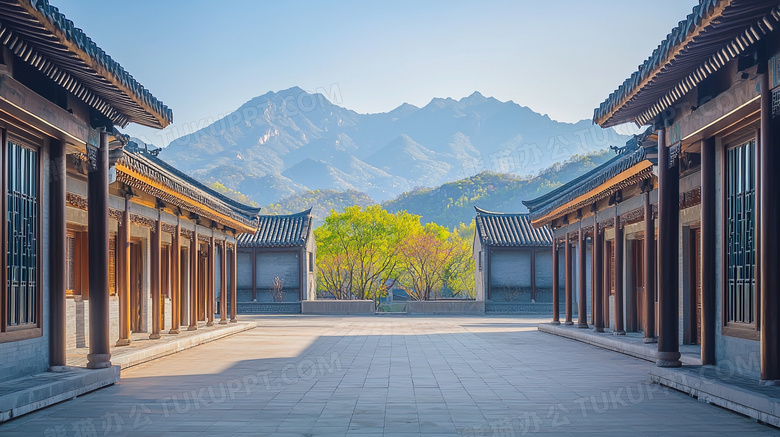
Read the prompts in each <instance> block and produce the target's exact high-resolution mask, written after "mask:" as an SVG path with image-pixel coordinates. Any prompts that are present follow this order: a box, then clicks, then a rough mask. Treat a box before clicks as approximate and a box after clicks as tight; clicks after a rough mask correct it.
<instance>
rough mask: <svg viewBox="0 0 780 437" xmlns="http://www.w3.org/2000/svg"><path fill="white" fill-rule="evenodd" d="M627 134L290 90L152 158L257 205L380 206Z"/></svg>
mask: <svg viewBox="0 0 780 437" xmlns="http://www.w3.org/2000/svg"><path fill="white" fill-rule="evenodd" d="M627 139H628V137H627V136H623V135H619V134H618V133H617V132H616V131H614V130H613V129H611V128H610V129H606V130H605V129H601V128H600V127H598V126H593V125H592V124H591V122H590V121H588V120H582V121H579V122H577V123H565V122H560V121H555V120H552V119H550V118H549V117H548V116H546V115H541V114H538V113H536V112H534V111H532V110H531V109H529V108H527V107H524V106H520V105H518V104H516V103H514V102H512V101H508V102H502V101H499V100H497V99H495V98H492V97H485V96H483V95H482V94H480V93H478V92H475V93H473V94H471V95H470V96H468V97H464V98H462V99H460V100H454V99H451V98H446V99H442V98H435V99H433V100H431V102H430V103H428V104H427V105H425V106H423V107H421V108H420V107H416V106H413V105H410V104H406V103H405V104H403V105H401V106H399V107H398V108H396V109H394V110H392V111H390V112H386V113H377V114H359V113H357V112H355V111H352V110H349V109H346V108H343V107H341V106H339V105H336V104H333V103H331V102H330V101H329V100H328V99H327V98H326V97H325V96H324V95H322V94H320V93H316V94H310V93H307V92H305V91H303V90H302V89H300V88H297V87H293V88H290V89H287V90H284V91H279V92H269V93H267V94H264V95H262V96H259V97H256V98H254V99H252V100H250V101H248V102H246V103H245V104H244V105H242V106H241V107H239V108H238V109H236V110H235V111H234V112H232V113H231V114H228V115H227V116H225V117H223V118H221V119H219V120H217V121H216V122H214V123H212V124H210V125H208V126H206V127H203V128H202V129H200V130H198V131H196V132H193V133H191V134H189V135H185V136H183V137H181V138H179V139H177V140H174V141H173V142H171V143H170V144H169V145H168V146H167V147H165V148H163V150H162V151H161V153H160V157H161V158H163V159H164V160H166V161H168V162H169V163H171V164H173V165H174V166H176V167H177V168H179V169H181V170H182V171H185V172H187V173H188V174H190V175H193V176H194V177H196V178H198V179H200V180H202V181H204V182H206V183H215V182H218V183H220V184H222V185H224V186H225V187H227V188H228V189H230V190H235V191H237V192H240V193H243V194H244V195H246V196H248V197H249V198H250V199H252V200H253V201H255V202H257V203H259V204H270V203H274V202H278V201H279V200H281V199H283V198H286V197H289V196H291V195H294V194H299V193H305V192H307V191H315V190H336V191H349V190H355V191H360V192H364V193H366V194H368V195H369V196H370V197H371V198H372V199H374V200H376V201H378V202H383V201H387V200H390V199H392V198H394V197H396V196H398V195H399V194H401V193H404V192H407V191H410V190H412V189H414V188H419V187H436V186H438V185H441V184H443V183H446V182H449V181H453V180H457V179H461V178H464V177H470V176H473V175H476V174H478V173H480V172H483V171H486V170H487V171H494V172H501V173H511V174H515V175H532V174H536V173H538V172H539V171H540V170H542V169H545V168H548V167H550V166H551V165H553V164H555V163H556V162H561V161H565V160H567V159H569V158H571V156H573V155H575V154H581V155H584V154H587V153H589V152H593V151H598V150H603V149H606V148H607V147H608V146H609V145H618V146H620V145H622V144H623V143H625V141H626V140H627Z"/></svg>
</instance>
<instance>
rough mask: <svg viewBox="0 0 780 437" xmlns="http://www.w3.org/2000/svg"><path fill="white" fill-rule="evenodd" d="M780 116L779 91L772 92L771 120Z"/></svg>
mask: <svg viewBox="0 0 780 437" xmlns="http://www.w3.org/2000/svg"><path fill="white" fill-rule="evenodd" d="M778 114H780V89H776V90H774V91H772V118H775V117H777V115H778Z"/></svg>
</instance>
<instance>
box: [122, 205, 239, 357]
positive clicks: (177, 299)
mask: <svg viewBox="0 0 780 437" xmlns="http://www.w3.org/2000/svg"><path fill="white" fill-rule="evenodd" d="M129 204H130V201H129V199H126V200H125V211H124V215H123V219H122V222H121V224H120V226H119V233H118V236H119V238H118V241H117V255H118V259H117V282H118V285H119V286H118V287H117V289H118V294H119V339H118V340H117V346H125V345H128V344H130V310H131V308H130V262H129V261H130V213H129ZM162 233H163V229H162V220H161V218H160V217H159V216H158V218H157V220H155V224H154V228H152V230H151V232H150V237H151V238H150V239H151V241H150V258H149V265H150V288H151V297H152V317H151V318H152V327H151V328H152V329H151V334H150V335H149V338H151V339H158V338H160V332H161V326H160V321H161V319H162V315H163V314H162V311H163V308H162V305H161V298H162V290H163V289H164V288H167V286H168V285H170V287H171V289H172V290H173V292H172V293H171V308H172V317H171V329H170V331H169V333H170V334H178V333H180V332H181V312H185V311H186V312H188V314H189V317H188V320H189V323H188V326H187V330H188V331H196V330H197V329H198V321H199V312H198V309H199V305H201V304H203V305H204V309H205V312H206V317H205V322H206V326H213V325H214V314H215V308H214V301H215V300H216V286H215V285H216V272H217V270H216V269H217V268H219V269H220V270H219V271H220V273H221V274H220V291H221V297H220V311H219V313H220V321H219V324H222V325H224V324H227V323H228V318H227V299H226V296H227V294H228V291H227V275H228V267H227V264H228V260H227V258H228V256H227V253H228V252H230V254H231V260H230V266H231V268H230V275H231V281H230V285H231V289H230V300H231V301H232V302H235V300H236V276H237V271H236V268H235V267H236V266H235V264H236V259H237V256H236V247H235V245H233V247H232V248H230V249H229V248H228V243H227V242H226V241H222V242H219V244H218V242H217V240H216V239H215V238H214V237H213V236H212V237H209V239H208V242H207V244H206V251H205V252H206V258H207V259H208V264H207V269H206V271H205V272H203V273H204V274H203V278H202V280H201V276H200V274H199V271H198V268H199V262H200V259H199V256H200V243H201V242H200V239H199V237H198V231H197V229H196V230H194V231H193V234H192V238H191V240H190V257H189V258H190V259H189V287H188V288H189V289H188V290H184V287H183V285H182V281H181V266H182V264H181V263H182V260H181V249H182V247H181V238H182V236H181V235H182V233H181V225H177V226H176V228H175V233H174V235H173V236H172V239H171V249H170V251H169V256H170V259H169V262H168V263H166V265H168V266H169V269H170V274H169V275H168V278H169V281H170V283H169V284H163V283H162V274H161V273H162V272H161V267H162ZM218 248H219V250H220V252H221V256H220V262H219V266H217V262H216V254H217V249H218ZM183 292H188V293H189V294H188V299H187V304H188V308H184V307H183V306H182V299H181V293H183ZM201 292H202V294H203V296H202V297H203V298H204V299H205V302H200V300H201V299H200V297H199V295H200V293H201ZM230 321H231V322H236V321H237V319H236V314H235V305H231V315H230Z"/></svg>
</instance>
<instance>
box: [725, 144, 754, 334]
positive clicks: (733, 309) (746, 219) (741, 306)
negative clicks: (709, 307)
mask: <svg viewBox="0 0 780 437" xmlns="http://www.w3.org/2000/svg"><path fill="white" fill-rule="evenodd" d="M726 159H727V162H726V165H727V174H726V210H727V219H726V236H727V241H726V260H727V264H726V267H727V276H726V277H727V288H726V315H727V322H736V323H754V322H755V320H756V319H755V297H756V286H755V265H756V264H755V255H756V251H755V241H754V227H755V168H756V165H755V142H754V141H751V142H749V143H747V144H744V145H742V146H739V147H734V148H732V149H729V150H728V152H727V158H726Z"/></svg>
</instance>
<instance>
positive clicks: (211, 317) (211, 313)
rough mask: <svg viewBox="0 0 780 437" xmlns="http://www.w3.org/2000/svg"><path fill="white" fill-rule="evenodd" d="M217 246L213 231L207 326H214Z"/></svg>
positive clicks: (207, 300)
mask: <svg viewBox="0 0 780 437" xmlns="http://www.w3.org/2000/svg"><path fill="white" fill-rule="evenodd" d="M216 258H217V246H216V243H215V241H214V235H213V230H212V236H211V239H210V240H209V282H208V286H207V287H206V293H205V294H206V313H207V314H206V320H207V321H206V326H213V325H214V297H215V295H216V290H215V289H216V285H215V282H216V279H217V273H216V272H217V270H216V266H217V259H216Z"/></svg>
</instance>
